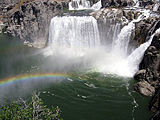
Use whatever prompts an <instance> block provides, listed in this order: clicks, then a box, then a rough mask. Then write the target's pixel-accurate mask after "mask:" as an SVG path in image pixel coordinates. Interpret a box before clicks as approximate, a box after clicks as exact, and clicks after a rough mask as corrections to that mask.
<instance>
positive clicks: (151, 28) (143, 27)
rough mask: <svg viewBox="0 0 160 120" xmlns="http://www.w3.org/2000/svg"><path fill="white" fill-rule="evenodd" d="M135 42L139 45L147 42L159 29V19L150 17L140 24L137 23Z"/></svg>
mask: <svg viewBox="0 0 160 120" xmlns="http://www.w3.org/2000/svg"><path fill="white" fill-rule="evenodd" d="M135 25H136V27H135V28H136V29H135V38H134V39H135V40H136V41H137V42H138V44H139V45H140V44H142V43H144V42H146V41H147V40H148V39H149V38H150V36H151V35H152V34H153V33H154V32H155V30H157V29H158V28H159V25H160V21H158V17H149V18H148V19H146V20H142V21H140V22H138V23H135Z"/></svg>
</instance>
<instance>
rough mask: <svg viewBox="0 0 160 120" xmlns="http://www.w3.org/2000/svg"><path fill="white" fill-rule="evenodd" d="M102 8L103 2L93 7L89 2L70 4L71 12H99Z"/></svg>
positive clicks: (78, 0) (83, 0) (87, 0)
mask: <svg viewBox="0 0 160 120" xmlns="http://www.w3.org/2000/svg"><path fill="white" fill-rule="evenodd" d="M101 7H102V4H101V0H100V1H98V2H97V3H95V4H94V5H93V6H91V4H90V1H89V0H71V2H69V10H84V9H93V10H99V9H100V8H101Z"/></svg>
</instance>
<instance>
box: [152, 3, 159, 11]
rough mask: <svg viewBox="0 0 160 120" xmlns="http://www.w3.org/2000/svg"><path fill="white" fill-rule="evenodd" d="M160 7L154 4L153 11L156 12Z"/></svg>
mask: <svg viewBox="0 0 160 120" xmlns="http://www.w3.org/2000/svg"><path fill="white" fill-rule="evenodd" d="M159 6H160V3H156V4H155V5H154V6H153V11H154V12H156V11H157V10H158V8H159Z"/></svg>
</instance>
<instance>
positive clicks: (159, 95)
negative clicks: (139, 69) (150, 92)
mask: <svg viewBox="0 0 160 120" xmlns="http://www.w3.org/2000/svg"><path fill="white" fill-rule="evenodd" d="M149 109H150V110H151V111H153V112H155V114H154V115H153V116H152V118H151V119H150V120H159V119H160V86H159V87H158V88H157V89H156V92H155V95H154V96H153V97H152V100H151V102H150V105H149Z"/></svg>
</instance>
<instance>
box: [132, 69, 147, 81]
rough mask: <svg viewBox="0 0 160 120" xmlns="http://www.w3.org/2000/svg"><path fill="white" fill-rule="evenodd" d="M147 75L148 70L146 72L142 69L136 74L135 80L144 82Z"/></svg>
mask: <svg viewBox="0 0 160 120" xmlns="http://www.w3.org/2000/svg"><path fill="white" fill-rule="evenodd" d="M145 75H146V70H145V69H142V70H139V71H138V72H137V73H136V74H135V76H134V78H135V79H136V80H139V81H142V80H144V79H145Z"/></svg>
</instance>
